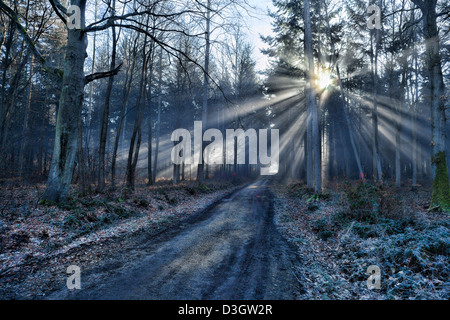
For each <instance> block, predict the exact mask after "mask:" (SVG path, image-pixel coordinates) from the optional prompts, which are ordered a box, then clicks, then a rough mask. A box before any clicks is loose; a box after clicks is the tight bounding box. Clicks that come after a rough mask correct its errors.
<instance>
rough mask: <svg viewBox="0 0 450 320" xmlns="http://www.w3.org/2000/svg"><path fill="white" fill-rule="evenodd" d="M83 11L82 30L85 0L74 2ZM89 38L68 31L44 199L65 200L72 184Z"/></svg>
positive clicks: (74, 30)
mask: <svg viewBox="0 0 450 320" xmlns="http://www.w3.org/2000/svg"><path fill="white" fill-rule="evenodd" d="M72 4H73V5H77V6H78V7H79V8H80V9H81V10H80V11H81V28H82V29H83V28H84V26H85V9H86V0H72ZM86 48H87V36H86V34H84V33H82V32H81V30H76V29H69V30H68V40H67V47H66V58H65V62H64V76H63V84H62V92H61V98H60V103H59V109H58V115H57V122H56V134H55V145H54V149H53V158H52V163H51V167H50V172H49V177H48V181H47V188H46V190H45V194H44V199H45V200H48V201H53V202H60V201H64V200H65V199H66V198H67V196H68V193H69V188H70V184H71V182H72V175H73V167H74V161H75V156H76V153H77V147H78V119H79V117H80V116H81V107H82V103H83V98H84V86H85V75H84V61H85V59H86Z"/></svg>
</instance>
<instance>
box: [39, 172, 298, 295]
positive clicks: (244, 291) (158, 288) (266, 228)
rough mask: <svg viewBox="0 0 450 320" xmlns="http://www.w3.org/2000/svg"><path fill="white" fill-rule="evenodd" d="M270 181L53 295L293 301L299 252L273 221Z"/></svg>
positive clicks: (139, 244)
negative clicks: (71, 288)
mask: <svg viewBox="0 0 450 320" xmlns="http://www.w3.org/2000/svg"><path fill="white" fill-rule="evenodd" d="M266 184H267V181H258V182H256V183H254V184H252V185H250V186H248V187H246V188H244V189H242V190H240V191H237V192H236V193H234V194H233V195H232V196H231V197H229V198H228V199H225V200H223V201H222V202H221V203H219V204H218V205H216V206H214V207H213V208H212V209H210V210H209V211H208V212H206V213H203V214H199V217H197V218H196V221H194V222H193V223H192V222H191V223H184V224H183V225H181V226H179V228H177V230H174V231H169V232H167V233H164V234H162V235H160V236H157V237H147V238H146V239H145V238H141V239H140V240H139V241H136V244H135V246H134V247H129V250H126V251H125V252H120V253H118V254H117V255H116V256H115V257H113V258H112V259H111V260H110V261H105V262H104V263H103V265H101V266H97V267H95V268H94V269H91V270H82V275H81V286H82V290H77V291H73V292H71V291H69V290H67V289H66V288H64V289H62V290H60V291H56V292H54V293H53V294H51V295H50V296H48V297H47V298H48V299H83V300H85V299H93V300H96V299H102V300H109V299H117V300H129V299H133V300H135V299H136V300H141V299H145V300H160V299H161V300H216V299H217V300H219V299H220V300H267V299H270V300H292V299H295V298H296V294H297V293H298V292H299V291H300V288H299V286H300V284H299V283H298V281H297V280H296V276H295V275H294V273H293V270H292V263H293V262H294V260H295V259H296V256H295V253H294V251H293V250H292V248H291V247H290V245H289V244H288V243H287V242H286V241H285V240H284V239H283V238H282V236H281V235H280V234H279V233H278V231H277V229H276V227H275V224H274V222H273V211H272V199H271V195H270V192H269V191H268V188H267V186H266Z"/></svg>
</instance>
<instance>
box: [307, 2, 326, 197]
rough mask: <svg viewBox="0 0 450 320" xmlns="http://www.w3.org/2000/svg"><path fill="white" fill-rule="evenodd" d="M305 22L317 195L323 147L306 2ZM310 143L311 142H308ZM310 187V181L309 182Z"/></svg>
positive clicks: (308, 96)
mask: <svg viewBox="0 0 450 320" xmlns="http://www.w3.org/2000/svg"><path fill="white" fill-rule="evenodd" d="M304 6H305V8H304V20H305V21H304V22H305V56H306V61H307V64H308V68H307V70H308V81H307V88H306V103H307V106H308V108H309V110H310V111H309V112H308V117H309V118H310V119H311V120H310V122H309V121H308V127H311V129H309V128H308V130H311V139H308V140H311V142H312V151H313V152H312V153H313V157H314V158H313V161H314V162H313V169H314V190H315V192H316V193H321V192H322V178H321V173H322V172H321V145H320V132H319V115H318V110H317V104H316V96H315V90H314V80H315V74H314V56H313V46H312V30H311V16H310V2H309V0H305V1H304ZM308 142H310V141H308ZM308 185H310V181H309V182H308Z"/></svg>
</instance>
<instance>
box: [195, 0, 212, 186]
mask: <svg viewBox="0 0 450 320" xmlns="http://www.w3.org/2000/svg"><path fill="white" fill-rule="evenodd" d="M210 40H211V0H208V2H207V7H206V49H205V66H204V69H205V70H204V72H205V74H204V77H203V111H202V122H203V132H202V135H203V133H204V132H205V131H206V128H207V126H208V98H209V78H208V77H209V59H210V51H211V41H210ZM202 141H203V139H202ZM204 149H205V143H204V142H203V143H202V154H201V155H200V160H201V161H200V162H201V163H200V164H199V166H198V172H197V180H198V181H200V182H203V180H204V166H205V164H204V159H203V150H204Z"/></svg>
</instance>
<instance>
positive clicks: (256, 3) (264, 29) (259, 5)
mask: <svg viewBox="0 0 450 320" xmlns="http://www.w3.org/2000/svg"><path fill="white" fill-rule="evenodd" d="M249 3H250V5H252V6H253V7H256V10H252V13H251V15H252V17H249V18H248V21H246V23H247V25H248V30H246V32H247V34H248V41H249V42H250V43H251V44H252V45H253V47H254V48H255V51H254V55H253V58H254V59H255V60H256V63H257V65H256V69H257V71H262V70H264V69H266V68H267V67H268V61H267V57H266V56H265V55H263V54H262V53H260V49H262V48H266V47H267V45H266V44H265V43H264V42H263V41H261V38H260V34H261V35H263V36H267V35H271V34H273V33H272V26H271V18H270V17H269V16H268V15H267V11H268V8H270V9H271V10H272V11H274V7H273V5H272V1H271V0H249Z"/></svg>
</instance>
